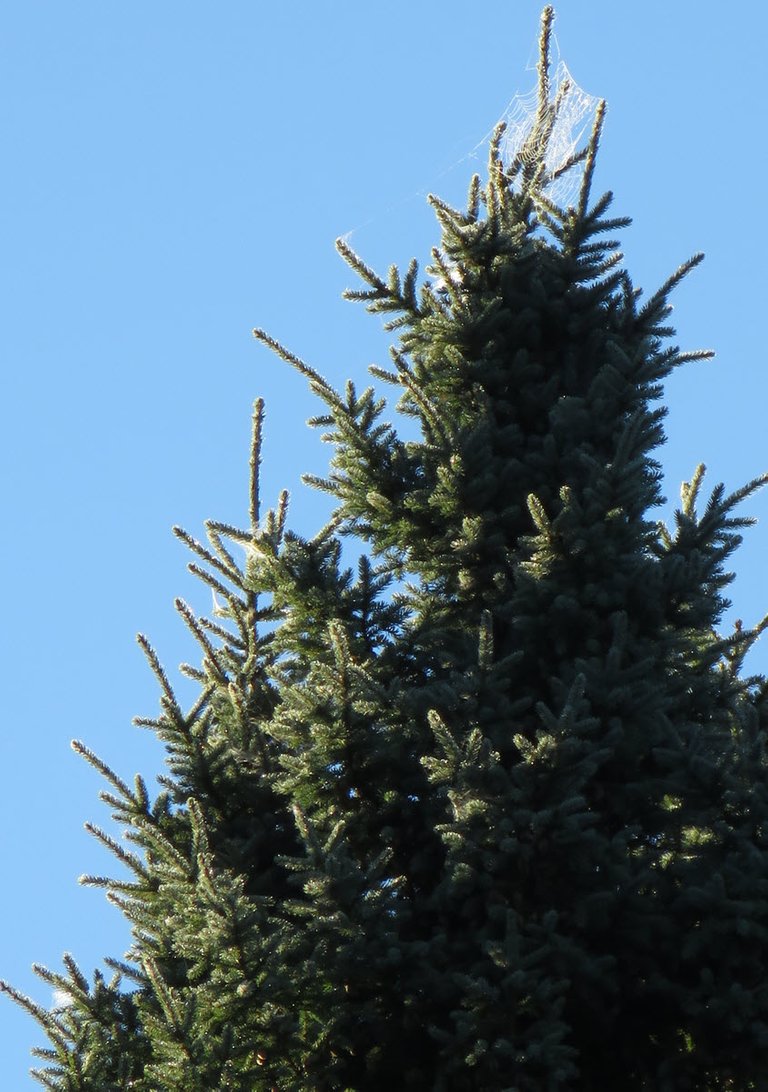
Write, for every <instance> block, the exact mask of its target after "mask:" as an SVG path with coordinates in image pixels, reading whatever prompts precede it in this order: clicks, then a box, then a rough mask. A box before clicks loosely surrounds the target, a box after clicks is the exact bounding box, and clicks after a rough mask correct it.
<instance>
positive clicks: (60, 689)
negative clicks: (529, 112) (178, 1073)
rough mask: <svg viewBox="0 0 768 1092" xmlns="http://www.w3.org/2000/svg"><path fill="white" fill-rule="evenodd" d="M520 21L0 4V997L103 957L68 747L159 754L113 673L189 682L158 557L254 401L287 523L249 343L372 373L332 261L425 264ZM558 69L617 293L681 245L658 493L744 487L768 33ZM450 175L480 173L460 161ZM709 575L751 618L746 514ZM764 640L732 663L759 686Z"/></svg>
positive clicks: (153, 757)
mask: <svg viewBox="0 0 768 1092" xmlns="http://www.w3.org/2000/svg"><path fill="white" fill-rule="evenodd" d="M540 9H541V4H540V3H539V2H538V0H537V2H532V0H517V2H516V3H512V2H510V0H506V2H502V0H485V3H484V4H483V5H482V7H481V8H479V9H478V14H476V15H472V16H470V15H469V14H468V12H469V9H468V8H467V5H466V4H465V3H458V2H456V0H442V3H441V4H439V5H435V4H427V3H424V2H421V0H390V2H389V3H388V4H387V5H384V6H382V5H378V4H376V5H373V4H361V3H359V2H352V0H339V2H334V3H326V4H321V3H309V2H305V3H284V4H267V3H261V4H260V3H246V2H245V0H231V2H225V3H221V4H215V5H214V4H210V3H201V2H199V0H185V2H184V3H181V2H180V0H163V3H159V4H158V3H148V2H147V0H135V2H134V3H132V4H130V5H125V4H123V5H118V4H114V3H104V2H103V0H99V2H96V0H79V2H77V3H75V4H59V3H56V2H53V0H23V2H21V0H10V2H9V3H7V4H6V5H5V6H4V9H3V14H2V16H0V62H1V63H0V85H1V86H0V114H1V116H2V122H1V124H2V133H3V137H2V141H3V150H4V157H5V166H4V170H3V173H2V176H1V177H0V189H2V207H3V211H4V215H3V217H2V220H1V221H0V234H1V236H2V260H1V261H0V279H1V281H2V299H3V305H4V306H3V324H2V341H3V348H2V354H3V364H2V371H1V373H0V374H1V377H2V378H1V380H0V381H1V382H2V393H3V397H2V407H3V428H2V435H1V438H0V440H1V442H2V497H3V520H4V528H3V531H4V533H3V535H2V551H3V558H2V560H3V572H4V573H5V581H4V583H5V588H4V600H5V611H4V614H5V619H4V625H3V637H2V641H3V650H2V673H3V691H4V709H5V715H4V718H3V719H4V725H3V731H2V735H1V736H0V763H1V765H0V769H2V771H3V782H4V784H3V792H2V794H0V810H1V817H0V829H1V830H2V838H0V859H1V860H2V875H3V880H4V884H5V892H4V897H3V899H2V910H1V911H0V913H1V914H2V923H1V924H2V928H0V976H2V977H4V978H7V979H10V980H11V981H12V982H14V983H15V984H16V985H17V986H18V987H19V988H21V989H24V990H27V991H29V992H31V993H32V994H33V995H34V996H35V997H36V998H37V999H38V1000H40V1001H43V1002H48V1000H49V997H50V995H49V991H48V990H47V989H46V987H45V986H44V985H43V984H42V983H40V982H39V981H38V980H36V979H35V978H34V976H33V975H32V974H31V972H30V965H31V963H32V962H33V961H39V962H42V963H45V964H47V965H49V966H51V967H54V968H58V967H59V966H60V958H61V954H62V952H64V951H70V952H72V953H73V954H74V955H75V957H76V959H77V960H78V961H79V962H80V964H81V966H82V967H83V968H84V969H86V970H87V971H88V973H89V974H90V972H91V970H92V969H93V967H94V966H96V965H98V963H99V961H100V959H101V957H102V956H103V955H115V956H121V955H122V954H123V952H124V951H125V949H126V947H127V943H128V935H127V930H126V928H125V926H124V924H123V921H122V919H121V917H120V915H119V914H118V913H117V911H115V910H113V909H111V908H110V907H109V906H108V905H107V904H105V902H104V900H103V896H102V894H101V893H99V892H98V891H93V890H88V889H82V888H80V887H78V885H77V882H76V880H77V876H78V875H79V874H81V873H83V872H91V873H93V872H96V873H99V872H109V871H110V869H111V867H112V865H111V860H110V858H109V857H108V855H107V854H106V853H104V852H103V851H102V850H101V849H100V848H99V846H98V845H97V844H96V843H95V842H94V841H93V839H91V838H89V837H88V836H87V835H86V834H85V832H84V831H83V822H84V821H85V820H87V819H90V820H95V821H97V822H103V821H104V820H106V818H107V814H106V810H105V809H104V808H103V806H101V805H100V804H99V802H98V800H97V794H98V790H99V789H100V788H101V785H100V781H99V778H98V777H97V775H96V774H95V773H94V772H93V771H92V770H90V769H89V768H88V767H87V766H85V764H84V763H83V762H82V761H81V760H80V759H78V758H77V757H76V756H75V755H74V754H73V753H72V751H71V750H70V747H69V741H70V739H72V738H73V737H78V738H81V739H83V740H85V741H86V742H87V743H88V745H89V746H91V747H92V748H93V749H94V750H95V751H96V752H97V753H99V754H100V755H101V756H102V757H104V758H105V759H106V760H107V761H108V762H109V763H110V764H111V765H112V766H113V767H114V768H115V769H116V770H117V771H118V772H120V773H121V774H122V775H124V776H128V777H130V776H132V774H133V773H134V772H135V771H142V772H143V773H145V774H147V775H150V776H151V775H152V774H153V773H154V772H156V771H157V770H158V769H159V764H160V753H159V750H158V747H157V745H156V744H154V742H153V740H152V739H151V737H149V736H148V735H146V733H144V732H142V731H141V730H140V729H137V728H134V727H132V726H131V724H130V720H131V717H132V716H133V715H134V714H141V715H152V714H153V713H154V711H155V709H156V704H157V694H156V690H155V686H154V680H153V679H152V677H151V675H150V673H149V671H148V670H147V669H146V667H145V666H144V663H143V661H142V658H141V654H140V652H139V649H138V647H137V645H136V644H135V640H134V635H135V633H136V632H137V631H138V630H141V631H143V632H145V633H147V634H148V635H149V637H150V639H151V640H152V642H153V643H154V645H155V647H156V648H157V649H158V651H159V652H160V655H161V657H162V658H163V660H164V662H165V664H166V665H167V667H168V668H169V670H171V671H173V668H174V666H175V665H176V664H177V663H178V662H179V661H180V660H183V659H186V658H189V657H193V658H194V657H195V651H194V648H193V647H192V645H191V642H190V641H189V640H188V638H187V636H186V633H185V630H184V627H183V625H182V623H181V621H180V620H179V619H178V617H177V616H176V615H175V613H174V610H173V606H172V603H173V598H174V596H176V595H182V596H184V597H186V598H188V599H189V601H190V602H191V603H192V604H193V605H194V606H196V607H197V608H199V609H201V610H206V609H207V608H208V607H209V599H208V598H207V597H206V595H205V593H204V592H202V591H198V590H197V588H196V587H195V585H194V583H193V581H192V579H191V578H190V577H189V576H188V575H187V574H186V573H185V564H186V561H187V558H186V556H185V551H184V548H183V547H182V546H181V545H180V544H179V543H178V542H177V541H176V540H175V539H174V538H173V536H172V535H171V533H170V528H171V526H172V525H173V524H175V523H179V524H181V525H183V526H184V527H186V528H187V529H188V530H189V531H191V532H193V533H195V534H200V533H201V529H202V522H203V520H204V519H206V518H209V517H211V518H217V519H222V520H226V521H229V522H234V523H243V522H244V521H245V518H246V515H247V495H246V487H247V454H248V452H247V446H248V433H249V417H250V408H251V403H252V400H253V398H254V397H256V396H257V395H263V396H264V397H265V398H266V401H267V413H268V417H267V426H266V427H267V432H266V444H265V467H264V475H263V492H264V496H265V499H266V500H267V501H271V500H272V499H273V498H274V497H275V496H276V494H277V492H278V491H279V489H280V488H282V487H283V486H287V487H288V488H289V489H291V491H292V493H293V496H294V504H293V517H292V522H293V525H294V526H295V527H296V528H297V529H299V530H302V531H305V532H311V531H312V530H314V529H315V528H316V527H317V526H318V524H319V522H320V520H321V519H322V515H323V513H324V511H325V509H324V506H323V504H322V502H319V501H318V499H317V498H316V497H314V496H312V495H311V494H308V493H307V492H306V491H305V490H304V489H303V488H302V487H301V486H300V485H299V475H300V474H301V472H302V471H304V470H309V471H315V472H322V469H323V467H324V466H325V461H326V458H327V453H326V452H325V451H324V450H323V448H322V445H321V444H320V443H319V440H318V438H317V436H316V435H315V434H314V433H311V432H310V431H309V430H307V429H306V428H305V427H304V423H303V422H304V420H305V419H306V418H307V417H308V416H309V415H310V414H311V413H312V412H313V411H314V410H315V408H316V407H315V406H314V404H313V402H312V399H311V397H310V396H309V395H308V394H307V393H306V390H305V386H304V383H303V381H302V380H301V377H299V376H297V375H295V374H294V373H292V372H291V371H290V370H289V369H287V368H286V367H285V366H284V365H282V364H280V363H279V362H278V361H276V360H273V359H272V358H271V357H270V356H269V354H268V353H267V352H266V351H265V350H264V349H263V348H262V347H260V346H258V345H257V344H256V343H255V342H254V341H253V339H252V338H251V334H250V331H251V328H252V327H253V326H256V325H259V326H263V327H265V328H266V329H268V330H269V331H270V332H271V333H272V334H273V335H274V336H275V337H277V338H279V339H280V340H282V341H283V342H284V343H287V344H288V345H289V346H290V347H291V348H292V349H293V350H294V351H295V352H296V353H298V354H299V355H301V356H303V357H304V358H305V359H307V360H309V361H310V362H311V363H312V364H313V365H314V366H315V367H316V368H317V369H318V370H319V371H321V372H322V373H323V374H325V375H326V376H327V378H329V379H330V380H331V381H333V382H335V383H337V384H341V383H343V381H344V379H345V378H346V377H347V376H352V377H355V378H357V379H358V380H359V382H361V383H363V382H364V381H365V374H366V373H365V369H366V366H367V365H368V364H369V363H371V362H374V361H379V362H382V363H384V362H385V361H386V355H385V354H386V341H385V339H384V337H383V335H382V333H381V330H380V327H379V324H378V320H376V319H375V318H371V317H369V316H366V315H365V313H364V311H363V310H362V309H361V308H359V307H354V306H353V305H351V304H348V303H344V302H343V301H341V299H340V293H341V292H342V290H343V289H344V288H345V287H346V286H348V285H350V284H351V283H352V277H351V274H350V273H349V272H348V270H347V268H346V266H344V264H343V263H342V262H341V260H340V259H339V258H338V257H337V256H336V254H335V251H334V248H333V241H334V239H335V238H336V237H337V236H339V235H344V234H347V233H350V234H349V242H350V244H351V245H352V246H353V247H354V248H355V249H356V250H358V252H359V253H360V254H361V256H362V257H363V258H364V259H365V260H366V261H367V262H368V263H369V264H371V265H373V266H374V267H375V268H377V269H379V270H380V271H383V270H385V269H386V267H387V265H388V264H389V263H390V262H391V261H393V260H394V261H398V262H404V261H406V260H407V259H408V258H410V257H411V255H415V256H417V257H419V258H420V259H423V260H425V261H426V260H427V259H428V255H429V249H430V247H431V246H432V245H433V244H434V243H435V242H436V241H437V232H436V227H435V224H434V221H433V218H432V216H431V213H430V212H429V211H428V209H427V207H426V201H425V195H426V193H427V192H429V191H435V192H437V193H439V194H441V195H442V196H445V197H447V198H448V199H450V200H454V201H460V200H462V199H463V195H464V193H465V190H466V186H467V183H468V181H469V178H470V175H471V174H472V173H473V171H474V170H478V169H482V168H483V165H484V160H485V148H484V146H481V145H482V142H483V140H484V138H485V136H486V134H487V133H488V132H489V130H490V129H491V128H492V127H493V125H494V123H495V121H496V120H497V118H498V117H499V116H500V115H501V114H502V112H503V110H504V108H505V106H506V105H507V103H508V102H509V100H510V99H511V98H512V96H513V95H514V94H515V92H518V91H519V92H526V91H528V90H529V89H530V88H531V86H532V85H533V82H534V72H533V65H534V64H535V59H536V50H535V42H536V36H537V32H538V19H539V14H540ZM557 12H558V20H557V24H556V35H557V42H558V44H559V48H560V51H561V53H562V56H563V57H564V59H565V60H566V61H567V63H568V66H569V68H570V70H571V73H572V74H573V76H574V78H575V79H576V80H577V82H578V83H579V84H581V86H582V87H584V88H585V89H586V90H587V91H589V92H591V93H593V94H596V95H600V96H603V97H605V98H606V99H607V100H608V105H609V114H608V121H607V125H606V130H605V135H604V139H603V148H602V154H601V160H600V167H599V172H598V186H599V188H602V189H607V188H610V189H612V190H613V191H614V193H615V195H616V203H615V209H616V212H617V214H622V215H623V214H628V215H631V216H633V218H634V221H635V222H634V226H633V227H632V228H630V229H629V230H628V231H626V232H625V233H624V236H623V241H624V244H625V246H624V249H625V252H626V254H627V264H628V266H629V268H630V271H631V273H632V275H633V278H634V280H635V283H636V284H638V285H644V286H645V287H646V289H647V290H653V288H655V287H656V286H657V285H658V284H659V283H660V281H662V280H663V279H664V278H665V277H666V276H667V274H668V273H670V272H671V271H672V270H673V269H674V268H676V266H677V265H678V264H679V263H680V262H681V261H683V260H684V259H685V258H687V257H688V256H689V255H690V254H692V253H693V252H695V251H697V250H704V251H705V252H706V253H707V261H706V263H705V264H704V266H703V267H700V268H699V269H698V270H697V271H696V272H695V273H694V275H693V276H692V277H691V278H690V279H689V281H687V282H686V283H685V284H684V285H683V286H682V288H681V289H680V290H679V291H678V292H677V295H676V297H675V304H676V310H675V315H674V321H675V322H676V325H677V328H678V334H679V340H680V342H681V343H682V344H683V345H684V346H685V347H687V348H694V347H712V348H714V349H716V351H717V354H718V355H717V358H716V360H715V361H714V362H712V363H706V364H700V365H691V366H689V367H688V368H687V369H686V370H685V371H684V372H681V373H680V374H679V375H677V376H675V377H674V378H673V379H672V380H671V381H670V383H669V385H668V389H667V395H666V402H667V404H668V405H669V407H670V416H669V418H668V433H669V442H668V444H667V446H666V448H665V449H664V451H663V453H662V458H663V462H664V466H665V469H666V471H667V474H668V488H667V492H668V495H669V496H670V497H671V498H674V497H676V495H677V490H678V487H679V483H680V480H681V479H682V478H683V477H685V476H689V475H690V473H691V472H692V471H693V468H694V467H695V465H696V463H697V462H699V461H704V462H706V463H707V465H708V467H709V480H710V484H714V483H715V482H716V481H719V480H721V479H722V480H724V481H725V482H726V484H727V485H728V486H729V487H736V486H738V485H739V484H741V483H742V482H743V481H745V480H746V479H748V478H750V477H752V476H754V475H755V474H757V473H758V472H760V471H762V470H764V469H766V468H768V451H766V447H767V446H768V445H766V442H765V440H764V439H763V436H764V432H765V430H764V427H763V423H764V403H765V399H766V395H767V394H768V382H767V381H766V378H765V364H766V362H765V359H764V355H765V350H764V346H763V341H762V338H761V336H760V328H761V325H762V319H763V316H764V314H765V290H766V283H765V265H764V260H763V255H764V254H765V253H766V249H767V246H766V244H767V240H766V221H765V217H764V216H762V215H760V209H761V206H762V198H763V193H764V166H765V149H764V146H763V142H762V138H761V137H760V133H761V132H762V131H763V130H764V121H765V119H764V81H763V77H762V72H763V68H764V42H765V38H766V33H767V32H768V9H766V7H765V5H763V4H761V3H758V0H745V2H744V3H742V4H740V5H739V6H738V7H735V6H733V5H731V6H724V5H719V4H718V5H715V4H701V3H700V2H694V0H676V2H675V3H674V4H670V3H669V2H668V0H645V2H644V3H643V4H631V5H630V4H617V3H616V2H615V0H561V3H560V4H559V5H557ZM479 146H480V147H479ZM748 510H749V512H750V513H752V514H754V515H756V516H758V517H761V519H762V523H761V525H760V526H758V527H757V528H756V529H753V530H752V531H751V533H750V535H749V538H748V540H747V542H746V543H745V546H744V547H743V548H742V550H741V552H740V554H739V555H738V559H737V567H738V573H739V575H738V580H737V582H736V584H735V586H734V590H733V599H734V603H735V611H734V612H735V614H738V615H740V616H743V618H744V620H745V623H749V622H753V621H756V620H757V619H758V618H759V617H760V616H761V614H762V613H763V612H764V611H766V610H768V594H767V593H766V587H765V579H764V570H763V565H762V560H761V559H762V557H763V556H764V554H765V549H766V545H767V544H768V496H766V495H760V496H758V497H757V498H754V499H752V500H751V501H750V502H749V504H748ZM767 648H768V646H765V645H763V646H762V647H760V648H758V649H757V651H756V653H755V654H754V656H753V661H752V666H753V667H754V668H755V669H757V670H764V669H766V668H767V667H768V655H767V653H766V649H767ZM40 1041H41V1040H40V1036H39V1035H38V1034H37V1030H36V1028H35V1026H34V1025H33V1023H32V1022H31V1021H29V1020H28V1019H27V1018H26V1017H25V1016H24V1015H23V1014H21V1013H18V1012H17V1011H16V1010H15V1008H14V1007H13V1006H11V1005H10V1003H8V1002H6V1001H0V1087H2V1088H3V1089H9V1090H16V1089H26V1088H32V1087H37V1085H33V1082H32V1081H31V1078H29V1076H28V1075H27V1070H28V1066H29V1064H30V1060H29V1056H28V1050H29V1047H30V1045H32V1044H33V1043H34V1042H40Z"/></svg>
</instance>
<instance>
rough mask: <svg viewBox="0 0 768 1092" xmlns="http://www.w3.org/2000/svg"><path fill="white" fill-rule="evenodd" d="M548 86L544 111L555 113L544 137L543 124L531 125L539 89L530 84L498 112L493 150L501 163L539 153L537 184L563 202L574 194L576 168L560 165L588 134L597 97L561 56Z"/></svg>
mask: <svg viewBox="0 0 768 1092" xmlns="http://www.w3.org/2000/svg"><path fill="white" fill-rule="evenodd" d="M549 86H550V98H549V106H548V110H549V115H548V116H549V118H550V119H551V118H552V114H553V113H554V112H555V111H556V114H555V117H554V121H553V122H552V124H551V131H550V132H549V136H548V138H547V136H546V129H548V128H549V126H546V127H542V126H538V127H537V119H538V115H539V101H538V95H539V89H538V88H536V87H534V88H533V89H532V90H531V91H529V92H528V93H527V94H525V95H515V97H514V99H513V100H512V102H511V103H510V105H509V106H508V107H507V110H506V111H505V113H504V114H503V115H502V117H501V118H500V120H501V121H503V122H505V123H506V129H505V131H504V134H503V136H502V138H501V144H500V146H499V153H500V155H501V159H502V162H503V163H504V166H505V167H507V169H509V168H511V167H512V165H513V164H514V163H515V162H516V161H517V162H520V161H522V163H523V164H524V165H525V164H529V165H531V166H534V165H535V164H536V163H538V162H539V161H540V157H541V155H542V153H543V155H544V163H545V164H546V169H547V176H546V180H545V182H544V186H543V190H544V192H545V194H546V196H547V197H548V198H549V200H550V201H553V202H554V203H555V204H557V205H560V206H561V207H565V206H567V205H569V204H572V203H573V202H574V201H575V199H576V196H577V194H578V192H579V187H580V184H581V174H582V172H581V170H580V169H579V167H578V165H575V166H573V167H571V168H569V169H564V168H566V165H567V164H568V163H569V162H570V161H572V159H573V156H574V155H575V154H576V153H577V152H578V151H579V150H580V148H581V146H582V145H583V143H584V138H585V136H586V137H588V136H589V133H590V131H591V129H592V125H593V123H594V118H595V111H596V109H597V106H598V103H599V99H598V98H597V97H596V96H595V95H589V94H587V92H586V91H584V89H583V88H581V87H579V85H578V84H577V83H576V82H575V80H574V79H573V78H572V76H571V74H570V72H569V71H568V69H567V67H566V65H565V62H564V61H559V62H558V64H557V66H556V68H555V70H554V73H553V74H552V76H551V78H550V85H549ZM561 172H562V173H561Z"/></svg>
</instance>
